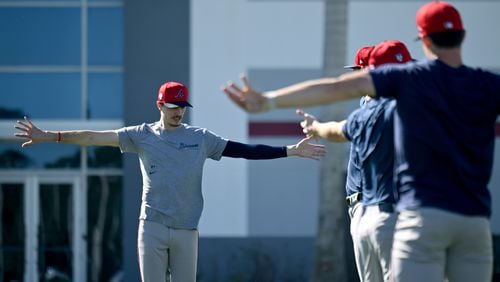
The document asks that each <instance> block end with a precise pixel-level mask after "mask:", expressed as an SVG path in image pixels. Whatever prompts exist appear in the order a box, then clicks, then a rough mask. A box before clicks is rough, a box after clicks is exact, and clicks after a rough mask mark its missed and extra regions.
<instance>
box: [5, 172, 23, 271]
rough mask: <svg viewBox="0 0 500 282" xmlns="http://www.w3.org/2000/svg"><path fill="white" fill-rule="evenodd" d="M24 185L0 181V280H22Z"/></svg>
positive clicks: (17, 182) (18, 182)
mask: <svg viewBox="0 0 500 282" xmlns="http://www.w3.org/2000/svg"><path fill="white" fill-rule="evenodd" d="M24 187H25V184H24V183H23V182H22V181H15V180H12V181H6V182H0V218H1V220H2V221H1V223H0V272H1V273H0V281H22V279H23V273H24V272H25V264H24V262H25V250H26V249H25V243H26V241H25V233H26V225H25V222H24V208H23V207H24V191H25V189H24Z"/></svg>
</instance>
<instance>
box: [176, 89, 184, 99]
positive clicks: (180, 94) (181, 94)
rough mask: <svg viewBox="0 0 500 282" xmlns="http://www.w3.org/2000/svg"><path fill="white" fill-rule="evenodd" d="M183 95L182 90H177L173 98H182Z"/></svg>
mask: <svg viewBox="0 0 500 282" xmlns="http://www.w3.org/2000/svg"><path fill="white" fill-rule="evenodd" d="M183 97H184V91H182V89H181V90H179V92H177V95H175V98H183Z"/></svg>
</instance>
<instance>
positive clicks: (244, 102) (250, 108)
mask: <svg viewBox="0 0 500 282" xmlns="http://www.w3.org/2000/svg"><path fill="white" fill-rule="evenodd" d="M241 80H242V81H243V88H240V87H239V86H238V85H236V84H235V83H234V82H232V81H229V82H228V83H227V85H226V86H222V87H221V90H222V91H224V93H226V95H227V96H228V97H229V99H231V101H233V102H234V103H235V104H236V105H237V106H239V107H240V108H241V109H243V110H244V111H246V112H249V113H259V112H265V111H268V110H269V105H268V99H267V98H266V97H265V96H264V95H262V93H261V92H258V91H256V90H254V89H253V88H252V86H251V85H250V81H249V80H248V78H247V77H246V76H245V75H241Z"/></svg>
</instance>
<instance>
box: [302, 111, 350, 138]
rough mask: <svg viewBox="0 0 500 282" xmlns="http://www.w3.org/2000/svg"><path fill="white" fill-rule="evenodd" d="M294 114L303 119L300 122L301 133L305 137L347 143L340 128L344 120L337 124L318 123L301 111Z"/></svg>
mask: <svg viewBox="0 0 500 282" xmlns="http://www.w3.org/2000/svg"><path fill="white" fill-rule="evenodd" d="M296 113H297V114H298V115H299V116H301V117H302V118H304V120H303V121H301V122H300V126H301V127H302V132H304V134H306V135H307V136H311V137H315V138H323V139H326V140H328V141H332V142H347V141H349V140H348V139H347V138H346V137H345V135H344V132H343V131H342V127H343V126H344V124H345V122H346V121H345V120H343V121H340V122H337V121H330V122H319V121H318V120H317V119H316V118H315V117H314V116H313V115H311V114H308V113H306V112H304V111H302V110H301V109H297V111H296Z"/></svg>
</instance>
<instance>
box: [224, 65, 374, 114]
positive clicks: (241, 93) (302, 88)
mask: <svg viewBox="0 0 500 282" xmlns="http://www.w3.org/2000/svg"><path fill="white" fill-rule="evenodd" d="M241 79H242V81H243V87H241V88H240V87H239V86H238V85H236V84H235V83H234V82H231V81H230V82H229V83H228V85H226V86H224V87H222V90H223V91H224V92H225V93H226V95H227V96H228V97H229V99H231V101H233V102H234V103H235V104H236V105H237V106H239V107H240V108H242V109H243V110H245V111H247V112H250V113H257V112H266V111H269V110H271V109H273V108H291V107H310V106H317V105H324V104H331V103H336V102H339V101H343V100H349V99H353V98H356V97H361V96H364V95H369V96H375V86H374V85H373V81H372V78H371V76H370V74H369V73H368V70H362V71H357V72H352V73H346V74H343V75H341V76H339V77H337V78H321V79H314V80H308V81H304V82H300V83H297V84H293V85H290V86H288V87H284V88H280V89H277V90H275V91H270V92H264V93H262V92H259V91H256V90H255V89H253V88H252V86H251V85H250V81H249V80H248V78H247V77H246V76H242V77H241Z"/></svg>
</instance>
